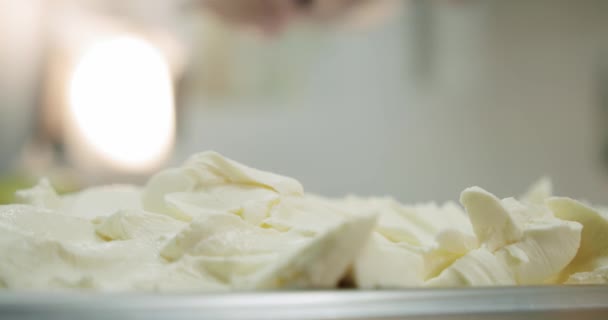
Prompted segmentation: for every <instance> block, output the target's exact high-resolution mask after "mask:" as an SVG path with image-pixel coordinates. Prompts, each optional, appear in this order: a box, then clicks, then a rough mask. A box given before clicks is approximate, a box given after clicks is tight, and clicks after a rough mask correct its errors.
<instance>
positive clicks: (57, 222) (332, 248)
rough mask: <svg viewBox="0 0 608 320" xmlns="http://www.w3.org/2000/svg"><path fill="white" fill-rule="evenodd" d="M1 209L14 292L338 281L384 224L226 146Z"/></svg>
mask: <svg viewBox="0 0 608 320" xmlns="http://www.w3.org/2000/svg"><path fill="white" fill-rule="evenodd" d="M18 198H19V199H20V201H21V202H22V203H24V204H18V205H17V204H16V205H8V206H0V256H2V259H0V283H1V284H2V286H3V287H5V288H8V289H25V290H27V289H29V290H48V289H70V288H76V289H86V290H99V291H218V290H220V291H221V290H233V289H238V290H252V289H275V288H288V287H302V288H304V287H316V288H319V287H334V286H336V285H337V283H338V281H339V280H340V279H341V278H342V277H343V275H344V274H345V273H346V272H347V270H348V268H349V266H350V264H351V263H352V261H353V260H354V259H355V257H356V255H357V253H358V252H359V249H360V248H361V247H362V246H363V244H364V243H365V242H366V240H367V238H368V236H369V235H370V233H371V230H372V228H373V226H374V223H375V217H374V215H372V214H368V215H364V214H351V213H349V212H348V211H345V210H342V209H341V208H338V207H336V206H334V205H333V204H331V203H329V202H327V201H325V200H323V199H321V198H316V197H309V196H306V195H304V193H303V189H302V186H301V185H300V184H299V183H298V182H297V181H296V180H294V179H291V178H288V177H283V176H280V175H276V174H272V173H268V172H263V171H260V170H256V169H252V168H249V167H246V166H244V165H242V164H239V163H237V162H235V161H232V160H229V159H227V158H224V157H223V156H221V155H219V154H217V153H215V152H205V153H201V154H198V155H195V156H193V157H192V158H191V159H190V160H188V161H187V162H186V163H185V164H184V165H183V166H182V167H179V168H174V169H168V170H166V171H163V172H160V173H158V174H157V175H155V176H153V177H152V178H151V179H150V180H149V182H148V184H147V185H146V186H145V187H143V188H138V187H133V186H106V187H97V188H92V189H88V190H85V191H82V192H79V193H76V194H72V195H68V196H58V195H57V193H56V192H55V190H54V189H53V188H52V187H51V186H50V184H49V183H48V182H47V181H45V180H43V181H41V183H40V184H39V185H37V186H36V187H34V188H32V189H30V190H25V191H21V192H19V193H18Z"/></svg>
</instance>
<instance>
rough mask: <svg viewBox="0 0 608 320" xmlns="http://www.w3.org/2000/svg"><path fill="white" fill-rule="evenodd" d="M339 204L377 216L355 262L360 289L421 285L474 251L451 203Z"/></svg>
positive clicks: (459, 212)
mask: <svg viewBox="0 0 608 320" xmlns="http://www.w3.org/2000/svg"><path fill="white" fill-rule="evenodd" d="M342 205H343V206H345V207H348V208H350V209H353V210H355V209H356V210H361V211H364V212H371V213H375V214H380V217H379V220H378V223H377V225H376V228H375V231H374V233H373V234H372V237H371V238H370V240H369V241H368V242H367V244H366V245H365V247H364V248H363V250H362V252H361V254H360V255H359V257H358V258H357V260H356V261H355V264H354V266H353V272H352V278H353V279H352V280H353V281H354V283H355V284H356V285H357V286H358V287H360V288H382V287H384V288H391V287H417V286H422V285H424V284H425V282H426V281H427V280H428V279H431V278H433V277H435V276H437V275H438V274H439V272H440V271H441V270H443V269H444V268H445V267H446V266H448V265H451V264H452V263H453V262H454V261H455V260H457V259H458V258H460V257H462V256H463V255H464V254H466V253H467V252H469V251H470V250H472V249H475V248H477V247H478V244H477V239H475V236H474V233H473V229H472V226H471V224H470V222H469V221H468V219H467V216H466V214H465V213H464V211H463V210H462V209H460V207H458V206H457V205H456V204H452V203H447V204H445V205H443V206H437V205H436V204H433V203H429V204H422V205H415V206H404V205H401V204H399V203H398V202H396V201H395V200H393V199H390V198H372V199H361V198H354V197H351V198H347V199H346V200H344V201H343V202H342Z"/></svg>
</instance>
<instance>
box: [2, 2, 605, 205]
mask: <svg viewBox="0 0 608 320" xmlns="http://www.w3.org/2000/svg"><path fill="white" fill-rule="evenodd" d="M201 1H202V2H204V0H199V1H195V0H192V1H188V0H183V1H180V0H154V1H146V0H122V1H119V0H115V1H108V0H106V1H94V0H86V1H85V0H81V1H76V0H55V1H45V0H0V70H1V71H0V202H7V201H10V200H11V197H12V193H13V191H14V190H15V189H16V188H20V187H23V186H27V185H29V184H31V183H33V181H35V180H36V179H37V178H38V177H41V176H48V177H50V178H51V180H52V181H53V183H54V184H55V185H57V186H59V187H60V189H62V190H74V189H78V188H82V187H85V186H89V185H94V184H101V183H109V182H128V183H142V182H144V181H145V177H146V176H147V175H149V174H150V173H152V172H155V171H156V170H158V169H160V168H163V167H166V166H170V165H177V164H179V163H180V162H182V161H183V160H185V159H186V158H187V157H188V156H189V155H191V154H193V153H196V152H199V151H203V150H210V149H211V150H216V151H218V152H220V153H223V154H224V155H226V156H229V157H231V158H233V159H235V160H238V161H240V162H243V163H245V164H248V165H250V166H253V167H257V168H261V169H265V170H269V171H273V172H278V173H281V174H284V175H288V176H292V177H295V178H297V179H298V180H300V181H301V182H302V183H303V185H304V186H305V188H306V190H307V191H310V192H315V193H321V194H324V195H327V196H342V195H346V194H351V193H354V194H359V195H385V194H389V195H392V196H394V197H395V198H397V199H399V200H402V201H406V202H413V201H427V200H437V201H444V200H456V199H457V198H458V196H459V193H460V191H461V190H462V189H463V188H465V187H467V186H471V185H479V186H482V187H484V188H486V189H489V190H491V191H493V192H495V193H497V194H498V195H500V196H511V195H518V194H520V193H522V192H523V191H524V190H525V188H526V187H527V186H528V185H529V184H530V183H532V182H533V181H535V180H536V179H538V178H540V177H541V176H548V177H551V178H552V179H553V181H554V183H555V185H556V191H557V193H558V194H562V195H568V196H572V197H577V198H583V199H588V200H590V201H593V202H597V203H600V204H608V193H607V192H608V2H607V1H602V0H579V1H569V0H511V1H498V0H468V1H467V0H460V1H457V0H434V1H433V0H403V1H402V0H386V1H384V0H371V1H351V2H353V3H354V4H351V5H349V6H348V8H347V9H346V8H330V9H326V8H325V7H323V3H329V4H331V3H332V1H338V0H317V1H316V2H315V1H299V2H301V3H303V5H307V6H316V5H319V6H320V7H319V8H320V9H318V12H317V11H314V10H317V8H313V9H311V8H308V9H306V10H309V11H310V12H315V14H314V15H313V14H308V15H302V17H304V18H301V19H294V21H293V22H292V23H288V24H284V25H283V24H282V25H281V26H280V27H276V26H275V25H272V26H270V27H268V25H264V27H263V28H256V27H255V25H254V24H241V23H238V22H235V21H233V20H234V19H232V20H231V19H226V17H225V16H223V14H224V15H225V12H221V11H218V10H215V11H214V10H212V9H211V8H210V6H206V5H204V4H201V3H200V2H201ZM284 1H288V0H284ZM289 1H290V0H289ZM211 2H213V1H211ZM242 2H243V3H245V2H247V1H242ZM335 3H337V2H334V4H335ZM329 7H331V5H329ZM243 10H245V11H246V12H249V11H247V10H253V9H252V8H245V9H243ZM323 10H327V12H329V13H331V14H329V13H328V14H325V11H323ZM332 10H333V11H332ZM218 12H219V13H218ZM337 12H340V14H338V13H337ZM306 17H307V18H306ZM320 17H322V18H323V19H320ZM237 20H238V19H237ZM275 27H276V28H275ZM256 29H262V30H256Z"/></svg>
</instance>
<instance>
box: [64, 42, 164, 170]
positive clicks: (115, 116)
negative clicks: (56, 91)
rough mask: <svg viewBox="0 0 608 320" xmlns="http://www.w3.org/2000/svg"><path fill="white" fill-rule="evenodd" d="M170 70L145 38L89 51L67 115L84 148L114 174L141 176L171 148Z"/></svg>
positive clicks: (75, 77) (80, 65)
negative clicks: (137, 174) (125, 173)
mask: <svg viewBox="0 0 608 320" xmlns="http://www.w3.org/2000/svg"><path fill="white" fill-rule="evenodd" d="M173 98H174V97H173V87H172V81H171V74H170V71H169V65H168V63H167V61H166V59H165V58H164V57H163V55H162V54H161V53H160V51H159V50H158V49H157V48H155V47H154V46H152V45H151V44H150V43H148V42H146V41H145V40H143V39H139V38H137V37H132V36H120V37H114V38H109V39H107V40H102V41H99V42H97V43H95V44H94V45H92V46H91V47H89V48H88V49H87V50H86V51H85V53H84V55H83V56H82V58H81V60H79V62H78V64H77V65H76V69H75V71H74V73H73V75H72V78H71V80H70V87H69V113H70V116H71V117H72V122H73V123H74V125H75V126H76V132H77V133H78V134H80V135H82V140H83V141H84V143H86V144H88V146H87V147H88V149H90V150H91V152H94V153H95V156H97V157H100V158H102V159H103V160H104V161H106V162H108V163H109V164H110V165H111V166H113V167H115V168H116V169H120V170H123V171H130V172H145V171H148V170H150V169H152V168H154V167H156V166H158V165H159V164H160V163H161V162H162V161H163V160H164V159H165V158H166V156H167V154H168V152H169V151H170V149H171V146H172V143H173V139H174V132H175V128H174V126H175V109H174V105H173V104H174V102H173Z"/></svg>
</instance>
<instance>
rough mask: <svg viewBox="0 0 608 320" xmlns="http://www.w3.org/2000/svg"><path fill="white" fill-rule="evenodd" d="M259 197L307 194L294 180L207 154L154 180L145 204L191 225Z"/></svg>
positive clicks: (237, 207) (149, 208) (195, 157)
mask: <svg viewBox="0 0 608 320" xmlns="http://www.w3.org/2000/svg"><path fill="white" fill-rule="evenodd" d="M201 191H202V192H201ZM259 193H266V194H265V196H262V198H272V196H271V195H272V194H277V195H300V196H301V195H302V194H303V193H304V191H303V188H302V185H301V184H300V183H299V182H298V181H296V180H294V179H292V178H288V177H284V176H281V175H277V174H274V173H269V172H264V171H261V170H257V169H253V168H250V167H247V166H245V165H242V164H240V163H238V162H236V161H232V160H230V159H227V158H224V157H223V156H222V155H220V154H219V153H216V152H212V151H208V152H203V153H200V154H197V155H194V156H192V157H191V158H190V159H188V160H187V161H186V163H185V164H184V165H183V166H182V167H180V168H173V169H168V170H165V171H162V172H160V173H158V174H156V175H154V176H152V178H150V180H149V181H148V183H147V185H146V187H145V189H144V191H143V194H142V201H143V206H144V208H145V209H146V210H148V211H152V212H159V213H164V214H168V215H171V216H173V217H174V218H176V219H180V220H184V221H189V220H192V219H193V218H196V217H197V216H199V215H200V214H205V213H209V212H208V211H211V213H213V212H216V211H218V210H219V211H223V210H226V209H235V210H239V208H240V205H241V204H242V203H243V201H242V200H243V199H242V198H249V199H250V200H254V201H255V200H256V199H260V196H259ZM234 196H238V197H239V199H236V200H235V199H233V198H232V197H234ZM270 200H272V199H270ZM193 202H194V203H193ZM201 204H202V206H200V205H201ZM197 207H198V208H197ZM201 207H202V208H201ZM216 209H217V210H216ZM201 210H203V211H202V212H201ZM206 211H207V212H206Z"/></svg>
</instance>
